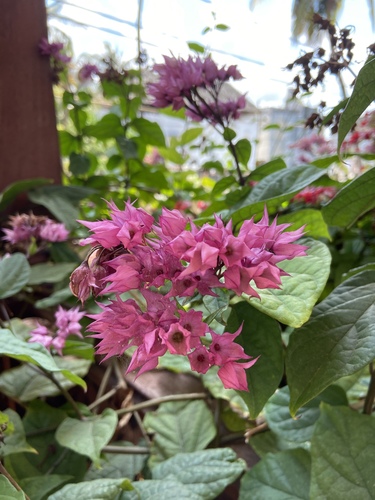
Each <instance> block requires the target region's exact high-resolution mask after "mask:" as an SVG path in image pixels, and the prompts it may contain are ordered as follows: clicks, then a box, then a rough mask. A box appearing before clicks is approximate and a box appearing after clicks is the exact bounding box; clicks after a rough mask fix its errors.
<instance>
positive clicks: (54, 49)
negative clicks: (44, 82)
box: [38, 38, 72, 83]
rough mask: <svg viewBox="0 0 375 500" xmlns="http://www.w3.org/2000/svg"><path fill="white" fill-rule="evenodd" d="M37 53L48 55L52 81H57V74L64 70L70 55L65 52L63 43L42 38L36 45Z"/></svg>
mask: <svg viewBox="0 0 375 500" xmlns="http://www.w3.org/2000/svg"><path fill="white" fill-rule="evenodd" d="M38 50H39V54H40V55H41V56H43V57H48V58H49V60H50V64H51V72H52V81H53V83H58V82H59V80H60V78H59V74H60V73H61V72H62V71H64V69H65V67H66V65H67V64H68V63H69V62H70V61H71V59H72V58H71V57H70V56H68V55H67V54H66V53H65V48H64V44H63V43H61V42H52V43H50V42H49V41H48V39H47V38H42V39H41V40H40V42H39V45H38Z"/></svg>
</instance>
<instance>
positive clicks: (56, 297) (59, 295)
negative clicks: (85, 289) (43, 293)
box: [34, 287, 72, 309]
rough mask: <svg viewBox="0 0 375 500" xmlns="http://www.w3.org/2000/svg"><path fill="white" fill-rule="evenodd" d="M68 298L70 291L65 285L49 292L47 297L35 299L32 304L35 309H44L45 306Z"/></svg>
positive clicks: (53, 304) (57, 303) (54, 304)
mask: <svg viewBox="0 0 375 500" xmlns="http://www.w3.org/2000/svg"><path fill="white" fill-rule="evenodd" d="M70 298H72V292H71V290H70V288H69V287H66V288H62V289H61V290H57V291H56V292H53V293H51V295H50V296H49V297H46V298H45V299H40V300H37V301H36V302H35V304H34V306H35V307H36V308H37V309H45V308H47V307H51V306H56V305H59V304H62V303H63V302H65V301H66V300H67V299H70Z"/></svg>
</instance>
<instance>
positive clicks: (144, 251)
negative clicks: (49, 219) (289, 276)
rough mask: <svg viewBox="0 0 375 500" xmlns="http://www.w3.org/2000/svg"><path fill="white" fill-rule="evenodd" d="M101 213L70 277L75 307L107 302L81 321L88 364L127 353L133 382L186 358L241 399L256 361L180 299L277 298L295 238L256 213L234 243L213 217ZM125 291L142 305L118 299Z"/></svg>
mask: <svg viewBox="0 0 375 500" xmlns="http://www.w3.org/2000/svg"><path fill="white" fill-rule="evenodd" d="M210 69H212V68H210ZM191 77H192V78H193V77H194V78H195V77H196V75H195V76H194V75H192V76H191ZM207 78H209V77H208V76H207ZM108 205H109V208H110V220H107V221H100V222H95V223H92V222H83V224H84V225H86V226H87V227H89V229H90V231H91V233H92V236H90V237H89V238H87V239H86V240H85V241H86V242H89V243H91V244H94V245H96V246H95V247H94V248H93V249H92V251H91V252H90V254H89V256H88V258H87V260H86V261H85V263H84V264H83V265H82V266H80V268H78V269H77V270H76V271H75V272H74V273H73V274H72V285H71V288H72V291H73V293H74V294H75V295H77V296H78V297H79V298H80V299H81V300H84V299H85V298H86V297H87V295H88V293H89V292H90V290H91V291H92V292H93V294H94V295H95V296H98V295H99V294H100V295H102V294H105V293H115V298H113V299H112V300H111V301H110V302H109V303H108V304H106V305H103V304H99V305H100V307H101V312H100V313H98V314H94V315H90V316H89V317H90V318H91V319H92V320H93V322H92V323H91V324H90V326H89V328H88V330H89V331H90V332H92V335H91V336H92V337H94V338H96V339H98V340H99V342H98V345H97V352H98V354H101V355H104V359H108V358H109V357H111V356H121V355H123V354H124V353H125V352H126V351H127V350H128V349H129V348H130V347H135V348H136V349H135V351H134V353H133V354H132V357H131V361H130V364H129V367H128V370H127V371H128V372H129V371H132V370H139V372H138V374H139V373H144V372H145V371H147V370H151V369H153V368H155V367H156V366H157V365H158V360H159V358H160V356H163V355H164V354H165V352H167V351H169V352H170V353H171V354H174V355H180V356H181V355H182V356H187V357H188V359H189V361H190V365H191V368H192V369H193V370H195V371H197V372H198V373H206V371H207V370H208V369H209V368H210V367H211V366H215V365H216V366H218V367H219V372H218V374H219V377H220V378H221V379H222V381H223V384H224V386H225V387H231V388H236V389H240V390H246V389H247V382H246V373H245V370H246V369H247V368H250V367H251V366H252V365H253V364H254V363H255V362H256V359H252V358H251V357H250V356H249V355H248V354H246V353H245V351H244V349H243V348H242V347H241V346H240V345H239V344H237V343H236V338H237V336H238V335H239V333H240V331H241V329H239V330H238V331H237V332H235V333H234V334H232V333H229V332H224V333H223V334H221V335H219V334H217V333H216V332H214V331H213V330H212V329H211V328H210V327H209V325H208V324H207V323H205V322H204V321H203V314H202V312H198V311H195V310H194V309H193V308H192V309H190V310H188V311H185V310H184V309H183V308H182V303H183V302H181V300H180V299H181V298H182V297H193V296H195V295H196V294H200V295H201V296H205V295H211V296H215V295H217V293H216V292H215V290H216V289H218V288H223V289H226V290H230V291H231V292H232V293H236V294H237V295H241V294H242V293H245V294H248V295H250V296H254V297H259V294H258V293H257V292H256V290H255V288H254V287H255V286H257V287H258V288H260V289H264V288H268V289H270V288H271V289H272V288H279V287H280V286H281V277H282V276H284V275H286V273H285V272H284V271H283V270H282V269H281V268H280V267H279V265H278V264H279V263H280V262H282V261H283V260H290V259H292V258H294V257H297V256H303V255H305V254H306V248H307V247H306V246H303V245H299V244H298V243H296V240H297V239H298V238H299V237H300V236H302V234H303V228H301V229H298V230H296V231H286V229H287V228H288V227H289V224H277V220H276V219H275V220H274V221H273V222H272V223H270V221H269V217H268V213H267V210H266V209H265V210H264V213H263V217H262V218H261V220H260V221H259V222H254V219H251V220H248V221H245V222H244V223H243V225H242V227H241V228H240V230H239V233H238V234H234V233H233V227H232V223H231V222H229V223H228V224H224V222H223V221H222V220H221V219H220V217H217V216H215V221H214V223H213V224H208V223H206V224H203V225H202V226H201V227H199V226H198V225H196V224H194V223H193V222H192V221H189V220H188V219H187V218H186V217H185V216H183V215H182V214H180V213H179V212H177V211H176V210H166V209H163V211H162V214H161V216H160V218H159V222H158V223H155V222H154V219H153V217H152V216H150V215H149V214H147V212H145V211H144V210H142V209H137V208H135V207H134V206H133V204H132V203H130V202H129V201H128V202H127V203H125V208H124V210H119V209H118V208H117V207H116V206H115V205H114V204H113V203H109V204H108ZM97 269H98V270H100V272H99V271H98V274H97V275H96V270H97ZM131 290H137V291H138V292H140V293H141V294H142V296H143V299H144V300H140V301H139V303H137V302H136V301H135V300H133V299H127V300H124V299H123V298H121V294H123V293H124V292H129V291H131ZM216 291H217V290H216ZM71 321H72V322H73V323H72V324H73V325H74V319H73V318H72V319H71ZM59 324H60V323H59ZM60 326H61V330H62V331H66V329H67V327H66V326H64V325H63V324H61V325H60ZM69 328H70V330H69V331H70V332H71V333H74V332H75V329H74V326H72V325H70V327H69ZM210 337H211V343H210V344H209V347H207V344H208V343H209V342H210V340H209V339H210Z"/></svg>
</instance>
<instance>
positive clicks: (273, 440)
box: [249, 431, 301, 458]
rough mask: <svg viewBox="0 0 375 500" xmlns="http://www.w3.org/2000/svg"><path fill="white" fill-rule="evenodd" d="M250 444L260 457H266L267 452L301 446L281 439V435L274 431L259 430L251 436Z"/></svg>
mask: <svg viewBox="0 0 375 500" xmlns="http://www.w3.org/2000/svg"><path fill="white" fill-rule="evenodd" d="M249 444H250V446H251V447H252V448H253V450H254V451H255V453H256V454H257V455H258V456H259V457H260V458H264V457H265V456H266V454H267V453H277V452H279V451H284V450H290V449H294V448H296V447H300V446H301V445H298V446H297V445H296V443H294V442H290V441H286V440H285V439H281V438H280V436H278V435H277V434H275V433H274V432H272V431H266V432H258V433H257V434H254V435H253V436H250V439H249Z"/></svg>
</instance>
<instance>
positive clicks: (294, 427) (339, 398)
mask: <svg viewBox="0 0 375 500" xmlns="http://www.w3.org/2000/svg"><path fill="white" fill-rule="evenodd" d="M322 401H325V402H327V403H330V404H332V405H335V406H337V405H347V404H348V400H347V398H346V394H345V391H344V390H343V389H341V387H338V386H334V385H332V386H330V387H327V389H325V391H323V392H322V393H321V394H320V395H319V396H317V397H316V398H314V399H312V400H311V401H310V402H309V403H308V404H307V405H306V406H304V407H303V408H301V409H300V410H299V411H298V413H297V415H296V417H294V418H292V417H291V415H290V411H289V403H290V396H289V387H288V386H285V387H283V388H282V389H280V390H278V391H277V392H276V393H275V394H274V395H273V396H272V397H271V398H270V400H269V401H268V403H267V404H266V406H265V408H264V415H265V418H266V421H267V423H268V427H269V428H270V429H271V431H273V432H274V433H275V434H276V435H277V436H278V437H280V438H281V439H282V440H286V441H289V442H293V443H297V444H299V445H301V444H302V443H304V442H305V441H310V440H311V437H312V434H313V431H314V428H315V422H316V421H317V420H318V418H319V415H320V409H319V405H320V403H321V402H322Z"/></svg>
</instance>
